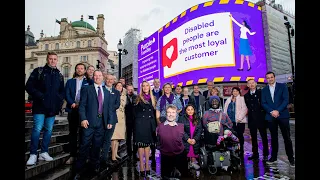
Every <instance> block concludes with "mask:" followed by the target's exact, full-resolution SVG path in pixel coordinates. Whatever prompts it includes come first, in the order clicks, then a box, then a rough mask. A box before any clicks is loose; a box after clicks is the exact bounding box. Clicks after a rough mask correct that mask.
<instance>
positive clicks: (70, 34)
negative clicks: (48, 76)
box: [25, 14, 116, 97]
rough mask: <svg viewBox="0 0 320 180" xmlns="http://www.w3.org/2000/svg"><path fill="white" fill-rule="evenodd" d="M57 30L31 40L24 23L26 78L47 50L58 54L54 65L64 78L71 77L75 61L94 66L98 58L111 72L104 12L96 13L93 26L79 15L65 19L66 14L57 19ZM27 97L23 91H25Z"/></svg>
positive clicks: (44, 60)
mask: <svg viewBox="0 0 320 180" xmlns="http://www.w3.org/2000/svg"><path fill="white" fill-rule="evenodd" d="M57 23H59V24H60V32H59V35H58V36H55V37H52V36H51V37H44V33H43V31H42V32H41V34H40V39H39V40H37V41H36V42H35V39H34V35H33V33H32V32H31V31H30V27H28V29H27V31H26V32H25V77H26V78H25V79H26V80H27V79H28V77H29V76H30V74H31V72H32V71H33V69H34V68H36V67H39V66H44V65H45V64H46V56H47V53H48V51H55V52H56V53H57V54H58V65H57V67H58V69H59V70H60V72H61V73H62V75H63V76H64V79H65V82H66V81H67V80H68V79H69V78H72V75H73V72H74V68H75V65H76V64H77V63H80V62H82V63H84V64H86V65H87V66H88V65H93V66H94V67H96V65H97V63H98V61H97V60H99V61H100V62H101V63H100V69H101V70H102V71H103V72H107V73H110V74H115V73H116V72H115V69H116V68H115V64H114V61H113V60H111V59H109V55H110V54H109V52H108V50H107V49H108V42H107V40H106V39H105V33H104V15H103V14H99V15H98V16H97V28H94V27H92V25H91V24H89V23H88V22H85V21H83V17H82V16H81V19H80V20H78V21H74V22H71V21H70V22H68V21H67V18H62V19H61V21H57ZM26 97H27V95H26Z"/></svg>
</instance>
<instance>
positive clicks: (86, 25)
mask: <svg viewBox="0 0 320 180" xmlns="http://www.w3.org/2000/svg"><path fill="white" fill-rule="evenodd" d="M71 25H72V27H83V28H87V29H91V30H92V31H96V30H95V29H94V27H93V26H92V25H91V24H89V23H88V22H86V21H83V16H81V20H79V21H74V22H72V23H71Z"/></svg>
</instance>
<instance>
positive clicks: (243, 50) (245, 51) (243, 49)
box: [229, 14, 256, 71]
mask: <svg viewBox="0 0 320 180" xmlns="http://www.w3.org/2000/svg"><path fill="white" fill-rule="evenodd" d="M229 16H230V17H231V20H232V21H233V22H234V23H235V24H236V25H238V26H239V27H240V45H239V47H240V55H241V64H240V68H239V69H238V71H243V62H244V57H246V61H247V64H248V71H250V69H251V65H250V59H249V56H251V55H252V51H251V48H250V44H249V40H248V37H247V33H248V34H249V35H251V36H252V35H255V34H256V32H250V30H251V28H250V26H249V25H248V23H247V21H245V20H244V21H242V24H240V23H239V22H238V21H236V20H235V19H234V18H233V17H232V15H231V14H230V15H229Z"/></svg>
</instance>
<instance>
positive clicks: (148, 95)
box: [143, 93, 151, 102]
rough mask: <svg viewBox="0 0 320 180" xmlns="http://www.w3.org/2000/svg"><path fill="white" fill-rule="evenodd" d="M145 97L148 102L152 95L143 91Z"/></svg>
mask: <svg viewBox="0 0 320 180" xmlns="http://www.w3.org/2000/svg"><path fill="white" fill-rule="evenodd" d="M143 98H144V100H146V101H147V102H149V101H150V99H151V96H150V94H144V93H143Z"/></svg>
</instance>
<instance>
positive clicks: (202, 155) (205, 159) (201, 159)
mask: <svg viewBox="0 0 320 180" xmlns="http://www.w3.org/2000/svg"><path fill="white" fill-rule="evenodd" d="M207 163H208V155H207V152H206V150H205V149H204V148H200V155H199V165H200V168H201V169H205V168H206V167H207Z"/></svg>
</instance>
